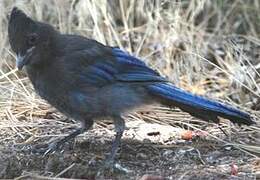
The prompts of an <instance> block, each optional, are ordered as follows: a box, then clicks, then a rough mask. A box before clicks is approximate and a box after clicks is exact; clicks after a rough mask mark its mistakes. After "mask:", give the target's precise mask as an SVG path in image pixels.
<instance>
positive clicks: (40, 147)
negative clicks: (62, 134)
mask: <svg viewBox="0 0 260 180" xmlns="http://www.w3.org/2000/svg"><path fill="white" fill-rule="evenodd" d="M63 144H64V143H63V141H60V140H56V141H53V142H51V143H50V144H37V145H35V146H34V147H32V152H33V153H38V154H43V156H47V155H48V154H52V153H54V152H56V151H58V150H60V149H61V147H62V145H63Z"/></svg>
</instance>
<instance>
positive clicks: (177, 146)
mask: <svg viewBox="0 0 260 180" xmlns="http://www.w3.org/2000/svg"><path fill="white" fill-rule="evenodd" d="M127 125H128V127H129V128H128V129H127V130H126V132H125V134H124V138H123V140H122V146H121V149H120V152H119V153H118V157H117V162H118V164H120V165H121V166H122V167H123V168H125V169H126V170H127V172H125V173H122V172H118V171H114V172H111V171H105V172H104V173H100V174H97V173H98V172H100V168H101V167H102V164H103V162H104V159H105V156H106V155H107V154H108V153H109V151H110V147H111V141H112V139H113V126H112V125H108V126H107V127H108V128H107V127H106V128H104V127H100V125H96V126H95V127H94V128H93V129H92V130H90V131H88V132H86V133H84V134H83V135H81V136H79V137H78V138H76V140H75V141H74V142H69V143H67V144H65V145H64V147H63V148H62V150H61V151H59V152H55V153H53V154H50V155H47V156H44V155H41V154H35V153H32V148H31V147H32V145H35V144H40V143H43V142H45V143H46V142H48V141H52V140H54V139H53V138H50V137H45V138H41V139H40V140H39V141H38V142H29V143H28V142H27V143H16V144H14V143H10V142H9V143H7V144H2V145H1V149H0V177H1V178H16V179H59V178H74V179H140V178H141V177H142V176H144V175H152V176H160V177H162V179H163V178H164V179H205V180H206V179H249V180H250V179H252V180H253V179H257V176H258V178H259V174H258V175H257V174H256V173H255V172H257V171H258V172H259V170H260V160H259V159H258V158H256V157H257V156H254V155H251V154H250V153H248V152H245V151H243V150H242V149H237V148H235V147H233V146H231V145H228V144H225V143H222V142H221V141H219V140H214V139H213V138H211V137H210V136H209V135H207V134H204V135H200V136H197V137H194V138H193V139H192V140H183V138H181V135H182V133H183V129H181V128H176V127H172V126H169V125H159V124H151V123H146V122H142V121H131V122H129V123H127ZM214 128H216V130H217V129H218V128H217V126H215V127H214ZM71 130H72V128H71ZM64 131H66V133H68V129H64ZM63 135H65V134H63ZM246 136H249V134H248V135H246ZM250 136H251V139H254V138H257V136H259V134H250ZM243 137H245V134H244V133H243V134H240V133H239V131H238V132H237V134H236V135H235V134H233V135H231V136H230V137H227V136H226V135H224V134H223V133H222V134H220V137H219V138H222V139H223V140H227V141H234V140H235V139H236V140H237V141H239V138H243ZM56 138H57V137H56ZM247 138H248V137H247ZM255 140H257V139H255ZM40 141H41V142H40ZM148 179H149V178H147V180H148Z"/></svg>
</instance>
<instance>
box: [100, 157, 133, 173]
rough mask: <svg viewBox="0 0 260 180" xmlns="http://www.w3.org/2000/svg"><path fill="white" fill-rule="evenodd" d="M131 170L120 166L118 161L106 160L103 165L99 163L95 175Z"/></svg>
mask: <svg viewBox="0 0 260 180" xmlns="http://www.w3.org/2000/svg"><path fill="white" fill-rule="evenodd" d="M129 172H131V171H130V170H128V169H127V168H125V167H123V166H121V165H120V164H119V163H115V162H114V161H112V160H106V161H105V162H104V164H103V165H101V167H100V169H99V171H98V172H97V177H100V176H102V175H104V174H105V173H122V174H127V173H129Z"/></svg>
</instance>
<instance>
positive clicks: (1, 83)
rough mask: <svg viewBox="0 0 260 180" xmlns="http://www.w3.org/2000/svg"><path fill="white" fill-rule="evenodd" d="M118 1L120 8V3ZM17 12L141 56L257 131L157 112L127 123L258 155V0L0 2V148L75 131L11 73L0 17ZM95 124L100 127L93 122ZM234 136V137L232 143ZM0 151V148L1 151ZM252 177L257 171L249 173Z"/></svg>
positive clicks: (4, 19)
mask: <svg viewBox="0 0 260 180" xmlns="http://www.w3.org/2000/svg"><path fill="white" fill-rule="evenodd" d="M122 2H123V3H122ZM13 6H18V7H19V8H21V9H23V10H24V11H25V12H26V13H27V14H29V15H31V16H32V17H33V18H35V19H37V20H40V21H45V22H48V23H50V24H53V25H54V26H55V27H56V28H57V29H59V30H60V31H61V32H63V33H76V34H81V35H84V36H87V37H90V38H94V39H96V40H98V41H100V42H102V43H104V44H108V45H112V46H119V47H120V48H123V49H126V50H127V51H129V52H130V53H132V54H135V55H136V56H139V57H141V58H142V59H143V60H144V61H145V62H146V63H148V64H149V65H150V66H152V67H153V68H155V69H157V70H159V71H160V72H161V74H163V75H165V76H167V77H168V78H169V79H170V80H171V81H172V82H174V83H175V84H176V85H177V86H179V87H182V88H184V89H186V90H189V91H191V92H193V93H196V94H201V95H205V96H209V97H213V98H216V99H220V100H222V101H225V102H228V103H229V104H232V105H235V106H238V107H240V108H241V109H243V110H245V111H248V112H250V113H251V114H252V116H253V117H255V120H256V121H257V123H258V124H257V125H255V126H251V127H243V128H241V129H238V127H236V126H235V125H233V124H230V123H228V122H227V121H223V123H222V124H221V126H222V128H223V129H224V130H225V131H226V132H227V133H228V134H229V135H230V138H225V137H223V134H222V132H221V131H220V130H218V129H217V128H216V127H217V126H216V125H214V124H211V123H206V122H202V121H200V120H198V119H194V118H192V117H190V116H189V115H187V114H184V113H181V112H177V111H172V110H169V109H167V108H165V107H156V108H154V110H153V111H152V113H148V114H147V113H138V114H134V115H132V116H129V120H137V121H142V120H146V121H149V122H156V123H161V124H170V125H173V126H176V127H179V128H186V129H187V128H189V129H195V130H205V131H208V132H209V136H210V137H211V138H212V139H214V140H215V141H216V142H220V143H222V144H223V145H232V146H235V147H236V148H238V149H240V150H241V151H245V152H246V153H247V154H248V155H249V157H250V158H252V161H254V160H256V159H257V157H258V155H259V154H260V149H259V147H260V146H259V144H260V141H259V137H260V134H259V132H260V127H259V121H260V120H259V112H258V111H259V110H260V105H259V103H260V87H259V85H260V30H259V26H260V24H259V22H260V14H259V9H260V3H259V1H258V0H250V1H243V0H234V1H229V0H220V1H210V0H200V1H176V2H175V1H170V0H169V1H167V0H164V1H163V0H161V1H159V0H154V1H147V0H124V1H121V3H119V2H118V1H113V0H108V1H105V0H96V1H90V0H87V1H86V0H85V1H84V0H70V1H69V0H66V1H62V0H57V1H54V0H40V1H35V0H20V1H15V0H11V1H8V0H1V1H0V23H1V24H0V39H1V41H0V136H1V139H0V143H1V146H2V145H3V146H10V145H16V144H19V143H22V144H26V143H33V142H36V141H40V140H42V139H46V138H48V137H53V136H60V134H59V133H60V132H65V131H64V130H66V129H69V128H73V127H75V124H73V123H71V122H70V121H69V122H68V121H65V120H64V117H63V116H62V115H61V114H59V113H58V112H56V111H55V110H53V109H52V108H51V107H50V106H49V105H48V104H47V103H46V102H45V101H43V100H42V99H41V98H39V97H38V96H37V95H36V94H35V92H34V91H33V89H32V86H31V84H30V83H29V80H28V78H27V77H26V76H25V74H24V73H21V72H17V70H16V69H15V66H14V54H13V53H12V52H11V51H10V47H9V44H8V37H7V29H6V28H7V21H8V20H7V15H8V13H9V12H10V10H11V8H12V7H13ZM98 126H102V127H103V126H104V124H103V123H102V124H99V125H98ZM234 137H235V138H234ZM1 146H0V147H1ZM254 172H255V173H256V172H258V173H259V169H257V170H254V171H252V173H253V174H254Z"/></svg>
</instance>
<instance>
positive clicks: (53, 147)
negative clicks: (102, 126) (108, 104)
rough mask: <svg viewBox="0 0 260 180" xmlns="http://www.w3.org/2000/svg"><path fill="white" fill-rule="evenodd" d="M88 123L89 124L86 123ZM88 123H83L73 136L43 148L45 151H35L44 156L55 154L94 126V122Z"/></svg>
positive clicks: (70, 135)
mask: <svg viewBox="0 0 260 180" xmlns="http://www.w3.org/2000/svg"><path fill="white" fill-rule="evenodd" d="M86 122H87V123H86ZM86 122H82V123H81V127H80V128H78V129H76V130H75V131H74V132H72V133H71V134H69V135H67V136H65V137H63V138H61V139H58V140H55V141H53V142H52V143H51V144H49V145H48V146H47V148H43V149H35V151H36V152H41V153H44V155H47V154H50V153H52V152H55V151H56V150H58V149H59V148H60V147H61V146H62V145H63V144H64V143H66V142H68V141H69V140H71V139H74V138H75V137H76V136H78V135H79V134H82V133H83V132H85V131H87V130H88V129H89V128H90V127H91V126H92V125H93V121H89V120H88V121H86Z"/></svg>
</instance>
